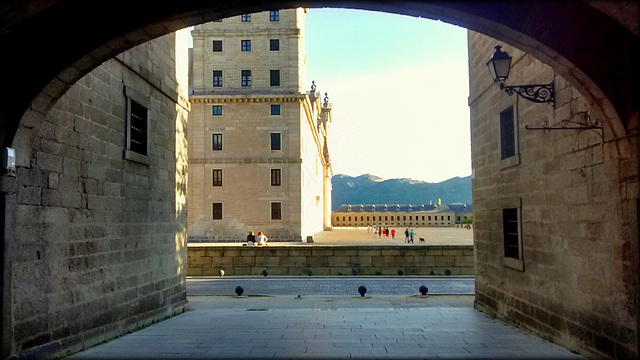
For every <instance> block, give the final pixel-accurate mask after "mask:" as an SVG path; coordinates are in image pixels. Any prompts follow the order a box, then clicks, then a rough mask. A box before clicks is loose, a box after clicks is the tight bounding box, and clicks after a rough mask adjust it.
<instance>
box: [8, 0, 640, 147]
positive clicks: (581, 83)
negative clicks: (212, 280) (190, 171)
mask: <svg viewBox="0 0 640 360" xmlns="http://www.w3.org/2000/svg"><path fill="white" fill-rule="evenodd" d="M271 4H272V2H271V1H251V2H248V3H247V2H242V4H240V3H239V2H235V1H229V2H226V3H224V4H216V5H215V6H211V4H209V3H206V2H202V1H182V2H179V3H177V4H172V6H171V7H167V8H164V7H158V6H149V5H148V4H146V3H144V4H132V3H130V2H124V1H117V2H113V1H111V2H98V3H95V2H94V3H91V4H88V3H86V2H82V1H73V0H66V1H59V2H55V3H52V4H51V3H46V4H45V3H41V2H38V1H17V2H14V3H13V4H12V6H7V7H5V8H4V9H3V11H2V13H1V15H0V16H1V18H2V20H3V21H2V23H3V28H2V32H1V33H0V46H1V47H2V48H3V49H10V51H11V52H12V53H13V55H12V56H4V57H3V58H2V59H1V60H0V68H1V69H3V72H4V73H5V74H4V77H3V78H4V80H5V84H9V85H5V86H4V87H3V90H2V94H1V97H2V99H4V102H5V103H6V104H11V105H10V106H5V107H3V108H2V109H1V110H0V123H1V124H3V131H2V141H1V142H2V144H3V146H8V145H10V144H11V141H12V137H13V135H14V133H15V129H16V128H17V125H18V123H19V121H20V119H21V118H22V116H23V114H24V113H25V111H26V110H27V109H29V111H30V112H35V113H44V112H46V110H47V109H48V108H49V107H50V106H51V104H52V103H53V102H55V100H56V99H58V98H59V97H60V96H61V94H62V93H64V91H66V89H68V87H69V86H70V85H71V84H73V83H74V82H75V81H77V80H78V79H79V78H80V77H81V76H83V75H84V74H86V73H88V72H89V71H90V70H91V69H93V68H95V67H96V66H98V65H99V64H100V63H102V62H103V61H105V60H107V59H109V58H112V57H113V56H115V55H116V54H118V53H120V52H122V51H124V50H126V49H128V48H131V47H132V46H135V45H137V44H140V43H143V42H145V41H148V40H150V39H153V38H156V37H158V36H161V35H164V34H167V33H169V32H171V31H174V30H178V29H180V28H184V27H186V26H190V25H194V24H198V23H203V22H207V21H211V20H214V19H217V18H222V17H226V16H232V15H238V14H240V13H242V12H255V11H261V10H269V9H270V8H271V7H273V6H276V7H288V6H290V7H297V6H304V7H316V6H335V7H341V6H343V3H342V2H341V1H329V2H327V1H314V0H308V1H280V2H275V1H274V2H273V6H271ZM348 5H349V6H350V7H356V8H360V9H364V10H377V11H386V12H391V13H398V14H404V15H410V16H420V17H425V18H429V19H440V20H442V21H445V22H448V23H452V24H456V25H460V26H464V27H466V28H468V29H470V30H474V31H478V32H481V33H484V34H486V35H488V36H491V37H493V38H496V39H499V40H503V41H506V42H508V43H510V44H511V45H513V46H516V47H518V48H520V49H522V50H525V51H531V52H532V54H533V55H534V56H536V57H537V58H538V59H540V60H541V61H543V62H545V63H547V64H548V65H551V66H552V67H553V68H554V69H555V70H556V71H557V72H558V73H559V74H560V75H562V76H563V77H565V78H566V79H568V80H569V81H570V82H571V83H572V85H574V86H575V87H576V88H577V89H578V90H580V91H581V92H582V93H583V94H585V96H587V97H589V98H590V100H591V102H592V104H595V105H597V106H598V107H599V108H600V109H601V112H602V113H603V115H604V116H603V118H606V119H615V118H616V117H617V118H619V119H620V120H618V121H611V122H610V129H609V130H608V131H609V132H610V134H611V135H613V136H612V137H619V136H624V135H625V127H627V126H634V125H633V123H634V120H633V118H634V116H636V115H635V113H636V112H637V107H638V99H637V95H634V94H637V93H638V91H637V87H638V83H639V82H638V81H633V80H634V79H637V77H638V75H637V72H638V70H637V69H636V68H635V67H634V64H636V63H638V61H637V60H638V49H639V48H640V46H639V39H638V34H637V32H638V30H637V29H638V25H637V19H636V20H629V18H628V17H625V11H626V12H627V13H629V12H630V13H633V12H632V11H633V10H635V11H636V12H637V4H636V5H635V6H634V5H633V4H631V5H629V3H624V2H622V3H620V4H618V5H616V4H615V3H613V2H612V3H606V4H603V3H595V5H593V6H591V5H590V4H589V3H586V2H581V1H575V2H573V1H567V2H553V3H547V2H533V1H532V2H528V1H527V2H514V3H508V2H482V1H473V2H464V1H463V2H430V1H413V2H408V3H407V2H403V3H395V2H388V3H379V2H370V1H366V0H365V1H357V2H349V4H348ZM604 12H606V14H605V13H604ZM612 17H617V19H619V20H617V19H614V18H612ZM629 29H631V31H629ZM633 32H635V34H634V33H633ZM53 54H54V55H55V56H52V55H53ZM632 97H635V98H632ZM27 116H35V117H37V115H36V114H31V115H30V114H27Z"/></svg>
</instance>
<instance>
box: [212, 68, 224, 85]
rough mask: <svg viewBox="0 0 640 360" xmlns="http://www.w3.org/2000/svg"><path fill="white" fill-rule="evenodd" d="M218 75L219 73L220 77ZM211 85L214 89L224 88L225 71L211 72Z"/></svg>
mask: <svg viewBox="0 0 640 360" xmlns="http://www.w3.org/2000/svg"><path fill="white" fill-rule="evenodd" d="M216 73H219V74H220V76H217V74H216ZM211 77H212V78H211V79H212V80H211V85H212V86H213V87H214V88H218V87H223V86H224V70H212V72H211Z"/></svg>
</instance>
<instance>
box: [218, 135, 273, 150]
mask: <svg viewBox="0 0 640 360" xmlns="http://www.w3.org/2000/svg"><path fill="white" fill-rule="evenodd" d="M222 135H223V134H211V146H212V149H211V150H214V151H220V150H222ZM270 136H271V150H273V151H279V150H282V133H271V134H270Z"/></svg>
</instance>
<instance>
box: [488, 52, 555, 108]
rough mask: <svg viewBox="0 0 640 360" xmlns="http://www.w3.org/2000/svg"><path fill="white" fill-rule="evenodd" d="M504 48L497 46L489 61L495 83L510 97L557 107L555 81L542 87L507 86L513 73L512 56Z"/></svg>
mask: <svg viewBox="0 0 640 360" xmlns="http://www.w3.org/2000/svg"><path fill="white" fill-rule="evenodd" d="M501 49H502V46H500V45H497V46H496V52H494V53H493V56H491V59H490V60H489V61H487V67H488V68H489V72H490V73H491V77H492V78H493V81H494V82H495V83H496V84H498V85H499V86H500V89H501V90H504V92H506V93H507V94H509V95H513V94H514V93H516V94H518V95H520V96H521V97H523V98H525V99H527V100H529V101H533V102H536V103H549V104H551V105H552V106H553V107H555V95H554V90H553V81H552V82H550V83H548V84H541V85H512V86H509V85H506V84H505V81H506V80H507V79H508V78H509V72H510V71H511V56H509V54H507V52H506V51H502V50H501Z"/></svg>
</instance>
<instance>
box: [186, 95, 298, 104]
mask: <svg viewBox="0 0 640 360" xmlns="http://www.w3.org/2000/svg"><path fill="white" fill-rule="evenodd" d="M305 98H306V95H305V94H234V95H232V94H226V95H224V94H220V95H216V94H200V95H194V94H191V95H189V101H190V102H192V103H213V104H216V103H218V104H219V103H224V104H228V103H268V102H296V101H297V102H301V101H304V99H305Z"/></svg>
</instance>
